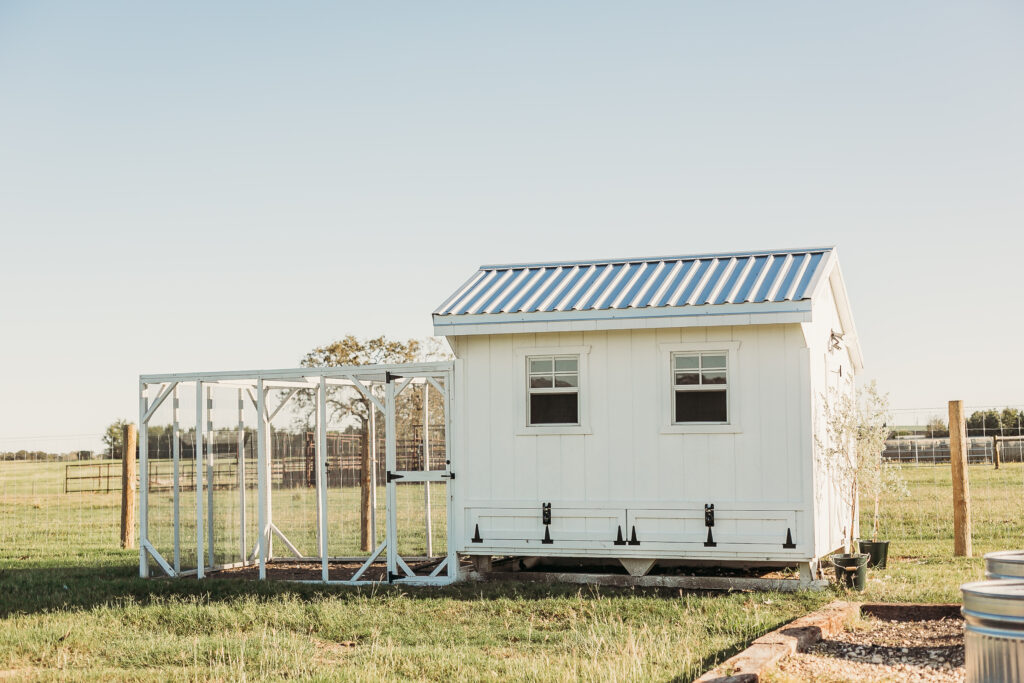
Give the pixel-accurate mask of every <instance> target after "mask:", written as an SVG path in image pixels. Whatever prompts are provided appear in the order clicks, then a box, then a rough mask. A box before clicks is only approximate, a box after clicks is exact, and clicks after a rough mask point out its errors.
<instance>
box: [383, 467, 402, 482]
mask: <svg viewBox="0 0 1024 683" xmlns="http://www.w3.org/2000/svg"><path fill="white" fill-rule="evenodd" d="M395 479H405V475H404V474H395V473H394V472H392V471H391V470H388V474H387V482H386V483H388V484H390V483H391V482H393V481H394V480H395Z"/></svg>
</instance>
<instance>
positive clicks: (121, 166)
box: [0, 0, 1024, 451]
mask: <svg viewBox="0 0 1024 683" xmlns="http://www.w3.org/2000/svg"><path fill="white" fill-rule="evenodd" d="M1021 35H1024V4H1022V3H1020V2H1017V0H1002V1H987V0H977V1H974V2H944V1H942V0H923V1H918V2H915V1H907V2H900V3H892V2H881V1H879V2H872V1H865V2H859V3H821V2H772V3H765V2H728V3H726V2H712V1H711V0H707V1H705V2H639V3H622V2H515V3H513V2H507V3H494V2H492V3H479V2H461V3H453V2H437V3H422V2H407V3H402V2H392V3H300V4H296V3H261V2H244V3H243V2H238V3H232V2H220V3H199V2H185V1H183V2H174V3H134V2H124V3H115V2H105V1H103V0H97V1H96V2H90V3H80V2H28V1H25V2H21V1H17V0H0V450H17V449H19V448H41V449H48V450H60V451H66V450H73V449H78V448H98V447H99V444H98V439H99V436H100V434H101V433H102V432H103V429H104V427H105V426H106V425H107V424H108V423H110V422H111V421H113V420H114V419H116V418H119V417H127V418H130V419H134V418H135V417H137V415H136V413H137V406H138V403H137V382H138V376H139V375H140V374H142V373H153V372H172V371H189V370H221V369H247V368H275V367H292V366H295V365H297V364H298V362H299V360H300V359H301V358H302V356H303V355H304V353H305V352H306V351H308V350H309V349H311V348H312V347H314V346H316V345H319V344H323V343H327V342H329V341H331V340H333V339H336V338H339V337H341V336H343V335H344V334H347V333H352V334H356V335H358V336H377V335H380V334H385V335H388V336H391V337H397V338H408V337H425V336H427V335H429V334H431V332H432V329H431V320H430V313H431V311H432V310H433V309H434V308H435V307H436V306H437V305H438V304H439V303H440V302H441V301H442V300H443V299H444V298H445V297H446V296H447V295H448V294H449V293H450V292H451V291H452V290H453V289H454V288H455V287H456V286H457V285H459V284H460V283H461V282H462V281H464V280H465V278H467V277H468V276H469V275H470V274H471V273H472V272H473V270H474V269H475V268H476V266H477V265H479V264H481V263H501V262H515V261H537V260H558V259H573V260H579V259H585V258H599V257H614V256H652V255H669V254H686V253H701V252H716V251H736V250H747V249H765V248H783V247H806V246H819V245H832V244H834V245H838V248H839V254H840V260H841V262H842V267H843V271H844V275H845V277H846V281H847V287H848V289H849V293H850V298H851V304H852V308H853V313H854V317H855V319H856V324H857V328H858V333H859V336H860V339H861V344H862V347H863V350H864V354H865V361H866V370H865V375H864V377H865V378H866V379H872V378H873V379H877V380H878V382H879V384H880V386H881V387H882V388H883V390H886V391H888V392H889V393H890V396H891V401H892V404H893V406H895V407H897V408H930V407H933V406H942V405H944V404H945V402H946V401H947V400H949V399H963V400H965V401H967V402H968V404H971V405H1005V404H1018V405H1024V363H1022V362H1021V349H1022V344H1021V341H1020V340H1021V339H1022V338H1024V312H1022V303H1024V273H1022V269H1021V266H1020V254H1021V253H1022V247H1024V237H1022V230H1021V228H1022V223H1024V220H1022V219H1024V132H1022V122H1024V78H1022V74H1024V41H1022V40H1020V36H1021Z"/></svg>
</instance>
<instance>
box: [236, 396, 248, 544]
mask: <svg viewBox="0 0 1024 683" xmlns="http://www.w3.org/2000/svg"><path fill="white" fill-rule="evenodd" d="M244 409H245V401H244V397H243V396H242V390H241V389H239V390H238V524H239V529H238V552H239V559H240V560H241V561H242V562H246V559H247V558H248V557H249V545H248V540H247V539H246V537H245V526H246V519H245V417H244V413H243V411H244Z"/></svg>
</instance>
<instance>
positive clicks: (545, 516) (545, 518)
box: [540, 503, 551, 524]
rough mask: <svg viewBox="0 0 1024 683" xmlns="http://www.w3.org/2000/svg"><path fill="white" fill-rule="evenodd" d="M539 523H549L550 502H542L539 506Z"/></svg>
mask: <svg viewBox="0 0 1024 683" xmlns="http://www.w3.org/2000/svg"><path fill="white" fill-rule="evenodd" d="M540 521H541V524H551V503H542V504H541V506H540Z"/></svg>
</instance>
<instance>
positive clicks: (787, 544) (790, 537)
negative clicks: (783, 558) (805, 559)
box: [782, 527, 796, 550]
mask: <svg viewBox="0 0 1024 683" xmlns="http://www.w3.org/2000/svg"><path fill="white" fill-rule="evenodd" d="M782 547H783V548H786V549H788V550H792V549H793V548H795V547H796V543H793V532H792V530H791V529H790V528H789V527H786V542H785V543H783V544H782Z"/></svg>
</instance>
